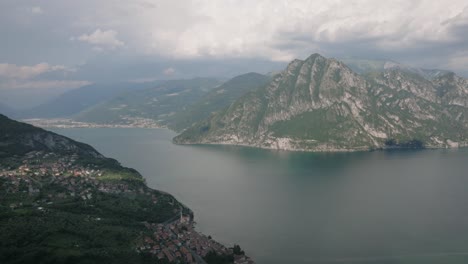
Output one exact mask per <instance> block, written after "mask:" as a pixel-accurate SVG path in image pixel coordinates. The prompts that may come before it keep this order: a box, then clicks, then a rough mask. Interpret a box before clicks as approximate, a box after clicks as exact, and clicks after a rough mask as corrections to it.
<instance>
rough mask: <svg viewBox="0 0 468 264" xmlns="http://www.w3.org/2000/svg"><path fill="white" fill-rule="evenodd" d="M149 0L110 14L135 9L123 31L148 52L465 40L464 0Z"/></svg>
mask: <svg viewBox="0 0 468 264" xmlns="http://www.w3.org/2000/svg"><path fill="white" fill-rule="evenodd" d="M138 2H142V1H138ZM144 2H147V1H144ZM154 3H155V4H156V5H157V8H146V7H144V6H143V5H142V4H140V5H138V6H137V5H135V6H132V5H133V4H134V3H133V4H128V5H125V6H120V7H119V8H118V9H116V10H114V11H112V12H115V13H116V14H117V13H119V12H120V11H121V9H122V8H125V9H128V10H132V12H135V13H138V16H135V17H126V16H122V19H124V20H125V19H129V21H128V25H131V27H129V28H128V29H131V30H133V32H130V31H129V32H128V34H133V35H135V39H137V40H138V43H136V45H141V46H143V48H142V49H141V50H145V51H146V52H148V53H155V54H159V55H166V56H172V57H175V58H199V57H248V58H251V57H261V58H269V59H272V60H282V61H286V60H290V59H292V58H295V57H300V56H304V54H307V53H311V52H313V51H322V52H325V53H327V52H328V53H332V54H333V52H334V50H330V49H329V48H328V47H329V45H337V44H346V45H348V46H353V45H354V46H358V45H360V43H364V42H365V43H367V44H368V45H371V46H372V47H373V48H374V49H375V50H378V51H381V52H382V53H384V52H387V51H395V50H405V49H413V48H418V46H421V45H426V44H428V43H438V44H448V43H454V42H457V41H464V42H465V43H468V41H467V39H466V37H465V36H464V35H463V34H454V29H455V25H456V23H455V22H454V21H451V19H454V18H456V17H463V15H461V14H467V13H468V12H467V11H466V9H465V10H464V7H465V6H466V5H467V4H466V1H464V0H453V1H450V4H447V3H445V2H441V1H435V0H434V1H430V0H419V1H404V0H389V1H384V2H382V1H374V0H346V1H344V0H334V1H325V2H324V1H286V0H277V1H270V0H258V1H255V3H253V2H252V1H247V0H240V1H228V0H226V1H222V4H220V3H219V2H218V1H209V0H193V1H184V2H183V3H181V2H179V1H169V0H160V1H157V2H154ZM174 14H178V15H177V16H174ZM111 17H112V15H111ZM123 23H124V22H122V24H123ZM125 23H127V21H126V22H125ZM457 23H460V22H457ZM291 36H294V38H290V37H291Z"/></svg>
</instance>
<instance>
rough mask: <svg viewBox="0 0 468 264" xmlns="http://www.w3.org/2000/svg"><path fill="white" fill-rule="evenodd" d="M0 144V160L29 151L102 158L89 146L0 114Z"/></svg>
mask: <svg viewBox="0 0 468 264" xmlns="http://www.w3.org/2000/svg"><path fill="white" fill-rule="evenodd" d="M0 142H1V147H0V158H1V157H10V156H14V155H20V156H21V155H26V154H27V153H29V152H31V151H47V152H54V153H57V154H63V155H66V154H77V155H80V156H83V157H91V158H104V157H103V156H102V155H101V154H99V153H98V152H97V151H96V150H95V149H93V148H92V147H91V146H89V145H86V144H83V143H79V142H76V141H74V140H72V139H69V138H66V137H64V136H60V135H58V134H55V133H52V132H49V131H46V130H44V129H41V128H38V127H34V126H32V125H29V124H26V123H21V122H17V121H14V120H12V119H9V118H8V117H6V116H4V115H2V114H0Z"/></svg>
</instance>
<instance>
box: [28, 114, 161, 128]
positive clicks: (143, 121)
mask: <svg viewBox="0 0 468 264" xmlns="http://www.w3.org/2000/svg"><path fill="white" fill-rule="evenodd" d="M22 121H23V122H25V123H28V124H31V125H33V126H37V127H42V128H163V127H164V126H161V125H159V124H158V123H157V122H156V121H154V120H153V119H149V118H142V117H131V116H123V117H121V118H120V121H119V123H91V122H81V121H75V120H73V119H69V118H50V119H48V118H31V119H23V120H22Z"/></svg>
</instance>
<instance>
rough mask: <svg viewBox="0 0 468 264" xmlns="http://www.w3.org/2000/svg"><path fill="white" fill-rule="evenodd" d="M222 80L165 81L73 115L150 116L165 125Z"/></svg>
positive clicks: (101, 119)
mask: <svg viewBox="0 0 468 264" xmlns="http://www.w3.org/2000/svg"><path fill="white" fill-rule="evenodd" d="M220 84H221V82H220V81H219V80H217V79H214V78H195V79H187V80H170V81H164V82H162V83H160V84H159V85H155V86H152V87H149V88H146V89H141V90H137V91H129V92H124V93H120V94H118V95H116V96H114V97H112V98H110V99H109V100H106V101H104V102H102V103H99V104H96V105H94V106H92V107H90V108H87V109H85V110H84V111H81V112H80V113H78V114H76V115H74V116H73V119H74V120H77V121H81V122H93V123H101V124H102V123H105V124H119V123H121V122H124V121H125V120H127V119H128V118H135V117H136V118H147V119H152V120H155V121H156V122H158V123H159V124H160V125H164V121H165V120H166V119H167V118H169V117H170V116H172V115H174V114H175V113H176V112H179V111H183V110H184V109H185V108H186V107H187V106H188V105H190V104H192V103H193V102H195V101H197V100H199V99H200V98H201V97H202V96H203V95H204V94H206V93H207V92H208V91H210V90H212V89H214V88H216V87H217V86H219V85H220Z"/></svg>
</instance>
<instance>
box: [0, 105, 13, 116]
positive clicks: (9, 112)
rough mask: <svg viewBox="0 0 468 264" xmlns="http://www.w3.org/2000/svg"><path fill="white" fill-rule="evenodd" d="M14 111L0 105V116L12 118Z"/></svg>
mask: <svg viewBox="0 0 468 264" xmlns="http://www.w3.org/2000/svg"><path fill="white" fill-rule="evenodd" d="M15 112H16V111H15V110H13V109H11V108H10V107H9V106H7V105H5V104H2V103H0V114H4V115H7V116H14V115H15Z"/></svg>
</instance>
